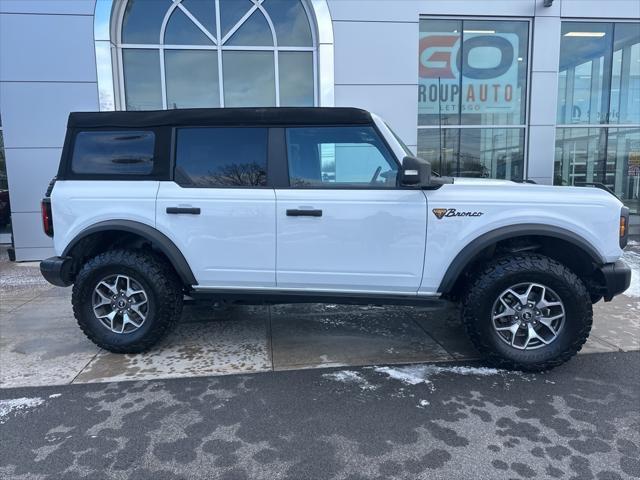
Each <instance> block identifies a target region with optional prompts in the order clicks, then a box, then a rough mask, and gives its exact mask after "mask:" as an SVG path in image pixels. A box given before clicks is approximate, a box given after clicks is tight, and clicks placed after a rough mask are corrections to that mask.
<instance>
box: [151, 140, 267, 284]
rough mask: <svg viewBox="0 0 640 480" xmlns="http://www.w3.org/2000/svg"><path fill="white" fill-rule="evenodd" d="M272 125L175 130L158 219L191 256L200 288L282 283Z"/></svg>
mask: <svg viewBox="0 0 640 480" xmlns="http://www.w3.org/2000/svg"><path fill="white" fill-rule="evenodd" d="M267 137H268V129H266V128H248V127H244V128H229V127H211V128H210V127H194V128H178V129H177V132H176V150H175V174H174V177H175V178H174V180H175V181H173V182H160V189H159V191H158V197H157V202H156V226H157V228H158V230H160V231H162V232H163V233H164V234H165V235H167V236H168V237H169V238H171V239H172V240H173V242H174V243H175V244H176V245H177V246H178V248H179V249H180V250H181V251H182V253H183V255H184V256H185V258H186V260H187V262H189V265H190V266H191V269H192V270H193V274H194V276H195V277H196V280H197V281H198V286H199V287H205V288H206V287H212V288H213V287H215V288H225V287H226V288H261V287H275V266H276V260H275V254H276V222H275V194H274V190H273V189H272V188H268V187H267Z"/></svg>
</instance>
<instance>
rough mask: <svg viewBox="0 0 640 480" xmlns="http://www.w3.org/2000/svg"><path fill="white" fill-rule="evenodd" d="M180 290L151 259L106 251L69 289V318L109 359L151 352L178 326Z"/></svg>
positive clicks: (133, 253) (135, 253)
mask: <svg viewBox="0 0 640 480" xmlns="http://www.w3.org/2000/svg"><path fill="white" fill-rule="evenodd" d="M182 298H183V295H182V288H181V285H180V284H179V282H178V280H177V278H176V276H175V273H174V272H173V271H172V270H171V269H170V268H169V267H168V266H167V265H166V264H165V263H164V262H162V260H161V259H160V258H158V257H156V256H155V255H153V254H151V253H147V252H142V251H136V250H110V251H107V252H104V253H101V254H99V255H97V256H96V257H94V258H92V259H91V260H89V261H88V262H87V263H86V264H85V265H84V266H83V267H82V269H81V270H80V272H79V273H78V276H77V278H76V281H75V284H74V286H73V293H72V298H71V301H72V303H73V312H74V314H75V317H76V320H77V321H78V325H79V326H80V328H81V329H82V331H83V332H84V333H85V334H86V335H87V337H89V339H90V340H92V341H93V342H94V343H95V344H96V345H98V346H99V347H101V348H104V349H106V350H109V351H110V352H114V353H139V352H143V351H145V350H148V349H149V348H151V347H152V346H153V345H154V344H155V343H157V342H158V341H159V340H160V339H161V338H162V337H163V336H164V335H165V334H166V333H167V332H168V331H169V330H170V328H171V327H172V326H173V325H174V324H175V323H176V322H177V321H178V319H179V318H180V314H181V313H182Z"/></svg>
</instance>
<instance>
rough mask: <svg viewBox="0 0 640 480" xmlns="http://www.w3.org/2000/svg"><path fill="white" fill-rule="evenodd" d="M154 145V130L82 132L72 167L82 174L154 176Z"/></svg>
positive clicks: (77, 139)
mask: <svg viewBox="0 0 640 480" xmlns="http://www.w3.org/2000/svg"><path fill="white" fill-rule="evenodd" d="M154 148H155V135H154V133H153V132H148V131H114V132H109V131H91V132H78V133H77V135H76V138H75V144H74V147H73V158H72V160H71V170H72V172H73V173H76V174H82V175H150V174H151V173H152V171H153V165H154V157H153V154H154Z"/></svg>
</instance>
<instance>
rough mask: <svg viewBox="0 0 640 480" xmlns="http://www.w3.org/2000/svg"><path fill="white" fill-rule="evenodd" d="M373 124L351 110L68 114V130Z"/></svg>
mask: <svg viewBox="0 0 640 480" xmlns="http://www.w3.org/2000/svg"><path fill="white" fill-rule="evenodd" d="M370 123H373V120H372V118H371V114H370V113H369V112H367V111H366V110H361V109H359V108H351V107H269V108H188V109H176V110H153V111H126V112H72V113H71V114H69V122H68V124H67V127H68V128H101V127H136V128H144V127H161V126H204V125H236V126H237V125H241V126H242V125H336V124H338V125H353V124H370Z"/></svg>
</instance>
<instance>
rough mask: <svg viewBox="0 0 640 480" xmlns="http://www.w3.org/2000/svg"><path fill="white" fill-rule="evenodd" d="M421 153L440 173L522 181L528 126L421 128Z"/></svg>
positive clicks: (419, 151)
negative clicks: (526, 129)
mask: <svg viewBox="0 0 640 480" xmlns="http://www.w3.org/2000/svg"><path fill="white" fill-rule="evenodd" d="M418 156H419V157H421V158H424V159H425V160H428V161H429V162H431V167H432V168H433V170H435V171H436V172H438V173H439V174H440V175H450V176H456V177H482V178H502V179H506V180H515V181H522V179H523V176H524V130H523V129H521V128H465V129H452V128H443V129H441V130H438V129H425V130H420V131H419V132H418Z"/></svg>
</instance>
